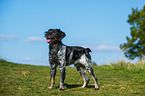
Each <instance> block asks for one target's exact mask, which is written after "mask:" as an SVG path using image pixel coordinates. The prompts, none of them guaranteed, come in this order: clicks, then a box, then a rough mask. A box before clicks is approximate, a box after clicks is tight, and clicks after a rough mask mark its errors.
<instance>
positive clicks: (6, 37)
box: [0, 34, 18, 41]
mask: <svg viewBox="0 0 145 96" xmlns="http://www.w3.org/2000/svg"><path fill="white" fill-rule="evenodd" d="M17 38H18V36H16V35H4V34H0V41H3V40H4V41H5V40H12V39H17Z"/></svg>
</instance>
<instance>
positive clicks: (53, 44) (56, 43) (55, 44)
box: [50, 41, 62, 48]
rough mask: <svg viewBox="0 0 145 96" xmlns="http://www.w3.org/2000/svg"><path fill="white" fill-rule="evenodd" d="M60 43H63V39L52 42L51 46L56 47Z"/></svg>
mask: <svg viewBox="0 0 145 96" xmlns="http://www.w3.org/2000/svg"><path fill="white" fill-rule="evenodd" d="M60 44H62V42H61V41H57V42H53V43H50V46H51V48H54V47H56V46H58V45H60Z"/></svg>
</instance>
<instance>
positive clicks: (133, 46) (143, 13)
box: [120, 5, 145, 60]
mask: <svg viewBox="0 0 145 96" xmlns="http://www.w3.org/2000/svg"><path fill="white" fill-rule="evenodd" d="M128 17H129V19H128V20H127V22H128V23H129V24H130V25H131V27H130V30H131V32H130V34H131V36H130V37H128V36H126V39H127V43H124V44H120V48H121V49H122V50H123V51H124V54H125V56H126V57H127V58H129V59H131V60H133V59H135V58H136V57H138V58H139V59H140V60H141V59H143V58H144V57H145V5H144V7H143V9H142V10H138V9H137V8H136V9H133V8H132V14H130V15H129V16H128Z"/></svg>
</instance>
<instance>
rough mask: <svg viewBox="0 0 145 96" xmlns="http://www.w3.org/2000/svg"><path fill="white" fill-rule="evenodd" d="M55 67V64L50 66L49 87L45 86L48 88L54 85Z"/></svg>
mask: <svg viewBox="0 0 145 96" xmlns="http://www.w3.org/2000/svg"><path fill="white" fill-rule="evenodd" d="M56 68H57V66H56V65H55V64H54V65H51V66H50V74H51V78H50V85H49V87H47V88H49V89H52V87H53V85H54V81H55V75H56Z"/></svg>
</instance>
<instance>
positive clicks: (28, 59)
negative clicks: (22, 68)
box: [22, 57, 32, 61]
mask: <svg viewBox="0 0 145 96" xmlns="http://www.w3.org/2000/svg"><path fill="white" fill-rule="evenodd" d="M22 60H23V61H30V60H32V59H31V58H29V57H25V58H22Z"/></svg>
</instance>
